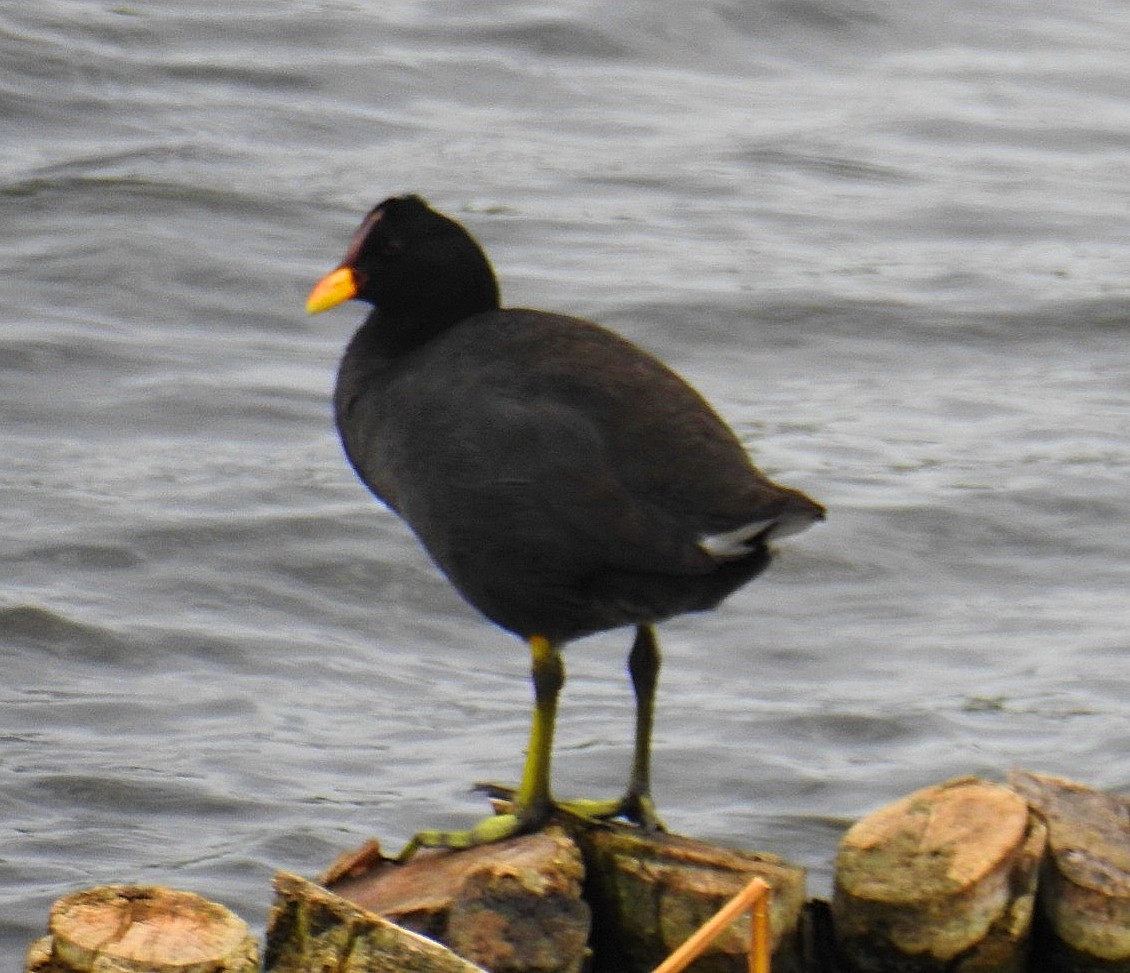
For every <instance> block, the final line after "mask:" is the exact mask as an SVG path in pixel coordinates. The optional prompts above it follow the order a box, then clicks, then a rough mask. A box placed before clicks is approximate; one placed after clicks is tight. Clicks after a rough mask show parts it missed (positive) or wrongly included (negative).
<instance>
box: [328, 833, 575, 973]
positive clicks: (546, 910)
mask: <svg viewBox="0 0 1130 973" xmlns="http://www.w3.org/2000/svg"><path fill="white" fill-rule="evenodd" d="M377 850H378V849H376V848H375V847H370V848H369V849H368V850H367V849H364V848H363V849H362V850H361V854H360V857H359V858H358V857H356V856H354V857H351V858H349V859H347V860H346V861H345V862H342V861H341V860H340V859H339V862H338V863H335V865H336V867H335V868H333V869H331V872H330V874H328V875H327V876H324V878H323V880H324V881H325V884H326V886H327V887H328V888H329V889H331V890H332V891H334V892H335V893H337V894H338V895H340V896H341V897H342V898H345V899H348V900H349V901H350V902H353V903H355V904H356V905H359V906H361V907H362V908H365V909H367V910H369V911H370V912H375V913H377V914H379V915H381V916H383V917H384V918H386V919H390V920H392V921H393V922H395V923H396V924H397V925H399V926H403V927H405V928H408V929H412V930H414V931H416V932H418V933H420V934H422V935H425V936H428V937H430V938H432V939H435V940H438V941H439V942H441V943H443V944H444V945H446V946H447V947H448V948H450V949H451V950H452V951H453V952H455V953H458V954H459V955H460V956H462V957H463V958H465V959H468V960H470V961H471V962H473V963H478V964H479V965H480V966H484V967H486V968H487V969H489V970H491V971H492V973H579V971H580V970H581V968H582V967H583V965H584V962H585V960H586V958H587V955H588V938H589V922H590V916H589V908H588V906H587V905H586V904H585V902H584V900H583V899H582V898H581V883H582V881H583V879H584V866H583V864H582V862H581V856H580V853H579V852H578V851H577V847H576V845H574V844H573V842H572V841H570V840H569V838H568V837H567V836H566V834H565V832H564V831H562V830H561V829H560V828H557V827H550V828H547V829H546V830H545V831H542V832H538V833H536V834H532V835H527V836H524V837H520V838H511V839H509V840H507V841H501V842H498V843H497V844H493V845H484V846H482V847H479V848H469V849H467V850H466V851H461V852H455V853H453V852H428V851H422V852H418V853H417V854H416V856H415V857H414V858H413V859H412V860H411V861H410V862H408V863H407V864H405V865H396V864H393V863H391V862H388V861H385V860H383V859H381V858H380V857H379V854H377V855H375V854H373V852H376V851H377Z"/></svg>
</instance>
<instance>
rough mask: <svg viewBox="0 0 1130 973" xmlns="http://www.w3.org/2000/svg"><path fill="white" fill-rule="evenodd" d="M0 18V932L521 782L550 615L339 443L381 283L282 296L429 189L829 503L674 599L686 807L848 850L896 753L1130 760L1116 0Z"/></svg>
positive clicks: (255, 893) (433, 817) (587, 647)
mask: <svg viewBox="0 0 1130 973" xmlns="http://www.w3.org/2000/svg"><path fill="white" fill-rule="evenodd" d="M0 57H2V59H3V64H4V70H3V72H2V73H0V128H2V135H3V141H4V145H5V150H4V151H3V153H0V207H2V212H3V219H2V221H0V267H2V272H0V288H2V289H3V294H4V299H3V300H2V301H0V408H2V410H3V411H2V415H3V423H2V425H0V456H2V457H3V458H2V459H0V484H2V487H3V498H4V502H3V505H2V506H0V519H2V523H3V533H2V539H0V564H2V568H3V574H4V578H5V584H4V586H3V588H2V589H0V659H2V663H3V671H4V678H3V680H2V683H0V901H2V908H0V954H2V955H3V956H4V957H5V958H7V957H11V959H10V960H8V961H7V963H6V966H9V967H15V966H18V965H19V957H20V956H21V954H22V950H23V949H24V947H25V945H26V943H27V942H28V941H29V940H30V939H31V938H32V937H33V936H34V935H36V934H38V933H39V931H40V930H41V929H42V928H43V925H44V923H45V920H46V914H47V909H48V906H49V904H50V903H51V901H52V900H53V899H55V898H56V897H58V896H59V895H61V894H63V893H65V892H67V891H71V890H73V889H76V888H79V887H84V886H87V885H93V884H97V883H101V882H109V881H141V882H159V883H167V884H172V885H176V886H179V887H183V888H189V889H193V890H195V891H199V892H201V893H203V894H205V895H208V896H210V897H213V898H217V899H219V900H221V901H223V902H225V903H227V904H229V905H231V906H232V907H233V908H235V909H236V910H237V911H238V912H240V913H241V914H242V915H243V916H245V917H246V918H248V919H249V920H250V921H252V922H253V923H257V924H258V923H261V921H262V918H263V916H264V914H265V911H266V909H267V907H268V905H269V901H270V892H269V880H270V876H271V874H272V873H273V871H274V870H275V869H278V868H285V869H288V870H291V871H297V872H300V873H306V874H313V873H316V872H317V871H319V870H320V869H321V868H322V866H323V865H325V864H326V863H327V862H328V861H329V860H330V859H331V858H332V857H333V856H334V855H335V854H336V853H337V852H338V851H339V850H341V849H342V848H345V847H352V846H355V845H357V844H359V843H360V842H361V841H362V840H364V839H366V838H368V837H370V836H373V835H378V836H380V837H381V838H382V839H384V840H385V841H387V842H388V843H389V845H390V846H392V847H395V846H396V845H397V844H398V843H399V842H400V841H402V840H404V839H405V838H407V837H408V835H409V834H410V833H411V832H412V831H414V830H415V829H416V828H418V827H421V826H425V825H428V826H444V825H451V826H458V825H460V824H465V823H467V822H469V821H471V820H472V819H474V818H475V817H476V816H478V815H479V814H481V813H482V812H483V810H484V807H483V804H482V801H481V799H479V798H477V797H475V796H474V795H471V794H469V793H468V791H467V786H468V785H469V783H470V782H472V781H474V780H477V779H483V778H487V779H513V778H514V776H515V775H516V774H517V771H518V767H519V763H520V752H521V748H522V746H523V745H524V736H525V727H526V719H527V715H528V709H529V688H528V684H527V677H526V668H527V662H526V658H525V651H524V649H523V648H522V646H521V645H520V644H519V643H518V642H516V641H515V640H514V639H512V638H511V637H510V636H508V635H506V634H505V633H503V632H501V631H498V630H496V629H493V628H492V627H491V626H489V625H488V624H486V623H484V622H482V621H481V620H479V619H478V618H477V617H476V616H475V614H474V613H473V612H472V611H471V610H470V609H468V608H467V607H465V606H464V605H463V604H462V603H461V602H460V601H459V600H458V598H457V597H456V596H455V595H454V594H453V593H452V592H451V591H450V590H449V589H448V587H447V585H446V583H445V582H444V581H443V579H442V578H441V577H439V576H438V575H437V574H436V572H435V571H434V569H433V568H432V567H431V566H430V564H429V563H428V562H427V560H426V559H425V557H424V556H423V555H422V554H421V552H420V550H419V549H418V547H417V545H416V543H415V541H414V540H413V539H412V537H411V536H410V535H409V534H408V533H407V531H406V530H405V529H404V528H403V527H402V526H401V525H400V524H398V523H397V522H396V521H395V520H394V519H393V518H392V517H391V516H390V515H389V514H387V513H386V512H384V511H383V510H382V508H380V507H379V506H378V505H376V504H375V503H374V502H373V501H372V500H371V499H370V498H369V497H368V495H367V494H366V493H365V491H364V490H363V488H362V487H361V486H360V485H359V484H358V483H357V482H356V481H355V480H354V478H353V476H352V474H351V473H350V471H349V470H348V469H347V467H346V466H345V463H344V461H343V460H342V458H341V455H340V448H339V446H338V444H337V441H336V438H335V435H334V433H333V430H332V425H331V420H330V416H329V407H328V399H329V392H330V388H331V385H332V381H333V373H334V369H335V366H336V362H337V358H338V355H339V353H340V350H341V348H342V347H343V345H344V342H345V341H346V340H347V338H348V335H349V334H350V333H351V331H352V329H353V328H354V327H355V326H356V324H357V322H358V321H359V320H360V318H361V316H362V313H363V312H362V310H361V308H360V307H359V306H356V305H354V306H350V307H346V308H343V309H341V310H337V311H335V312H333V313H331V314H327V315H324V316H321V317H318V318H314V319H307V318H306V317H305V316H304V315H303V313H302V302H303V299H304V296H305V293H306V291H307V290H308V288H309V286H310V284H311V283H312V282H313V280H315V279H316V278H317V277H318V276H320V275H321V274H322V273H324V272H325V271H326V270H328V269H330V268H331V267H332V266H334V265H335V264H336V262H337V260H338V259H339V258H340V256H341V254H342V252H343V250H344V247H345V245H346V242H347V240H348V238H349V235H350V234H351V233H352V231H353V229H354V227H355V225H356V223H357V221H358V219H359V217H360V215H361V214H362V213H363V211H365V210H366V209H367V208H368V207H369V206H371V205H372V204H373V203H375V202H376V201H377V200H379V199H380V198H382V197H383V196H385V195H389V194H391V193H394V192H401V191H405V190H414V191H419V192H422V193H424V194H425V195H426V196H428V198H429V199H431V200H432V202H433V203H434V204H436V205H437V206H438V207H440V208H442V209H445V210H446V211H448V212H450V213H452V214H453V215H455V216H457V217H458V218H459V219H461V220H462V221H464V222H465V223H466V224H467V225H468V226H469V227H470V228H471V229H472V231H473V232H474V233H475V234H476V235H477V236H478V237H479V238H480V239H481V240H482V241H483V242H484V244H485V245H486V246H487V248H488V249H489V251H490V253H491V254H492V256H493V259H494V261H495V263H496V266H497V268H498V271H499V273H500V276H501V278H502V282H503V289H504V296H505V299H506V300H507V301H508V302H509V303H512V304H523V305H533V306H541V307H550V308H554V309H559V310H564V311H568V312H571V313H577V314H582V315H586V316H590V317H593V318H596V319H598V320H600V321H602V322H604V323H605V324H607V325H609V326H611V327H613V328H615V329H616V330H618V331H620V332H621V333H623V334H626V335H628V336H629V337H631V338H633V339H634V340H636V341H638V342H639V343H641V344H643V345H644V346H646V347H648V348H650V349H651V350H653V351H655V352H656V353H658V354H659V355H661V356H662V357H663V358H665V359H666V360H667V361H669V362H670V363H671V364H672V365H674V366H675V367H676V368H678V369H679V370H680V371H681V372H683V373H684V374H685V375H686V376H687V377H688V378H690V379H691V380H692V381H693V382H694V383H695V384H696V385H698V386H699V387H700V388H701V389H702V390H703V391H704V393H706V395H707V396H708V397H709V398H710V399H711V400H712V401H713V402H714V403H715V404H716V406H717V407H718V409H719V410H720V411H721V412H722V413H723V414H724V415H725V416H726V417H727V418H728V419H729V420H730V421H731V422H732V423H733V425H734V427H735V429H736V430H737V431H738V432H739V434H740V435H741V436H742V438H743V439H744V440H745V441H746V442H747V443H748V444H749V446H750V449H751V450H752V451H753V452H754V454H755V455H756V457H757V459H758V462H759V464H760V465H761V466H762V467H763V468H764V469H766V470H767V471H768V472H770V473H771V474H772V475H773V476H774V477H776V478H778V479H780V480H781V481H783V482H785V483H789V484H791V485H795V486H798V487H800V488H802V489H804V490H806V491H807V492H809V493H811V494H812V495H813V496H815V497H817V498H819V499H820V500H821V501H823V502H824V503H826V504H827V505H828V507H829V511H830V515H829V520H828V522H827V524H825V525H822V526H820V527H818V528H816V529H813V530H812V531H810V532H809V533H807V534H804V535H802V536H799V537H796V538H791V539H789V540H788V541H787V542H786V544H785V548H786V549H785V550H784V552H783V553H782V556H781V557H780V559H779V561H778V563H777V564H775V566H774V567H773V569H772V570H771V571H770V572H769V573H767V574H766V575H765V576H764V577H763V578H762V579H760V580H759V581H757V582H756V583H755V584H753V585H751V586H750V587H748V588H747V589H745V590H744V591H742V592H740V593H738V594H737V595H735V596H734V597H732V598H731V599H730V600H729V601H728V602H727V603H726V605H724V606H723V607H722V608H721V609H720V610H718V611H717V612H714V613H712V614H711V615H709V616H703V617H695V618H683V619H678V620H675V621H673V622H671V623H669V624H667V625H665V626H664V628H663V631H662V638H663V645H664V649H665V653H666V662H667V664H666V668H665V671H664V678H663V684H662V686H661V700H660V711H659V725H658V729H657V733H656V764H657V767H656V778H657V779H656V790H657V798H658V800H659V802H660V805H661V808H662V809H663V811H664V813H665V815H666V817H667V819H668V822H669V823H670V824H671V825H672V826H673V827H675V828H677V829H678V830H681V831H684V832H687V833H690V834H695V835H699V836H702V837H706V838H710V839H717V840H721V841H724V842H727V843H731V844H735V845H740V846H744V847H750V848H757V849H761V850H766V851H773V852H777V853H778V854H782V855H785V856H787V857H789V858H792V859H794V860H796V861H798V862H800V863H802V864H804V865H806V866H808V867H809V868H810V870H811V883H810V884H811V888H812V890H813V891H814V892H816V893H823V892H826V891H827V889H828V883H829V876H830V869H831V861H832V857H833V855H834V850H835V845H836V841H837V839H838V837H839V834H840V833H841V831H842V829H843V827H844V826H845V825H846V823H847V822H849V821H850V820H852V819H853V818H854V817H856V816H858V815H860V814H862V813H864V812H866V811H867V810H869V809H872V808H874V807H876V806H877V805H879V804H881V803H883V802H885V801H888V800H890V799H893V798H895V797H897V796H900V795H902V794H903V793H905V792H907V791H908V790H910V789H912V788H915V787H918V786H922V785H925V784H929V783H933V782H936V781H939V780H942V779H945V778H947V777H950V776H954V775H958V774H965V773H978V774H985V775H988V776H990V777H993V778H998V779H999V777H1000V776H1001V775H1002V774H1003V773H1004V772H1005V771H1006V770H1007V768H1009V767H1010V766H1013V765H1024V766H1027V767H1029V768H1031V769H1037V770H1045V771H1051V772H1058V773H1065V774H1069V775H1071V776H1073V777H1076V778H1079V779H1081V780H1084V781H1085V782H1087V783H1090V784H1093V785H1096V786H1099V787H1103V788H1111V789H1115V790H1119V791H1123V792H1125V791H1127V790H1128V789H1130V744H1128V743H1127V741H1128V739H1130V732H1128V730H1130V727H1128V720H1127V714H1128V712H1130V699H1128V697H1130V679H1128V669H1127V662H1126V649H1127V644H1128V642H1130V636H1128V634H1127V633H1128V628H1130V598H1128V597H1127V591H1128V590H1130V583H1128V582H1130V536H1128V533H1127V529H1126V527H1127V523H1128V522H1130V499H1128V495H1127V479H1128V475H1130V406H1128V398H1127V396H1128V390H1130V351H1128V341H1130V283H1128V277H1127V268H1128V267H1130V205H1128V204H1130V189H1128V187H1130V134H1128V133H1130V8H1128V7H1127V6H1126V4H1125V3H1124V2H1123V0H1080V2H1075V3H1067V2H1057V0H1044V2H1037V3H1031V2H1028V0H1025V2H1020V0H988V2H986V0H978V2H976V3H974V2H971V0H968V2H967V0H957V2H946V3H942V2H935V0H926V2H922V3H915V4H896V3H888V2H882V0H871V2H869V0H795V2H769V0H759V2H750V0H705V2H701V3H696V4H678V3H666V4H655V3H643V2H631V0H629V2H624V3H617V4H604V3H586V2H580V0H566V2H557V3H554V4H541V3H534V2H517V0H516V2H509V3H505V2H479V0H434V2H422V0H421V2H407V0H404V2H389V0H382V2H379V3H378V2H376V0H370V2H362V0H354V2H346V0H339V2H330V0H325V2H313V0H308V2H295V3H289V4H277V3H268V2H265V0H232V2H231V3H228V4H224V5H216V4H212V3H196V4H193V3H191V2H184V3H177V4H167V3H159V2H156V0H136V2H132V3H110V2H92V0H38V2H36V3H34V4H23V5H12V4H10V5H7V6H6V7H5V8H4V9H3V11H2V12H0ZM627 643H628V634H627V633H625V632H618V633H611V634H609V635H605V636H600V637H597V638H593V639H590V640H586V641H583V642H579V643H577V644H575V645H573V646H571V647H570V648H569V650H568V654H567V661H568V664H569V667H570V677H571V678H570V682H569V685H568V686H567V689H566V693H565V697H564V703H563V712H562V715H561V724H560V737H561V740H560V751H559V757H558V761H557V768H556V773H557V779H558V789H559V790H560V791H561V792H563V793H569V792H573V793H584V794H592V795H602V794H611V793H613V792H615V791H617V790H618V789H619V787H620V786H621V783H622V779H623V776H624V775H625V774H626V770H627V763H628V756H629V748H630V719H631V717H630V709H631V707H630V699H629V692H628V688H627V682H626V679H625V677H624V675H623V671H622V670H623V661H624V656H625V654H626V651H627V647H628V644H627Z"/></svg>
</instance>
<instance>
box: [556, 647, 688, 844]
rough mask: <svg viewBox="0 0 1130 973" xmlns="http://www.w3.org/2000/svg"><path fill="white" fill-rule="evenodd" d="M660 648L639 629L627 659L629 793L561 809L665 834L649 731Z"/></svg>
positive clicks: (564, 805)
mask: <svg viewBox="0 0 1130 973" xmlns="http://www.w3.org/2000/svg"><path fill="white" fill-rule="evenodd" d="M659 665H660V655H659V644H658V642H656V639H655V629H654V628H652V627H651V626H650V625H639V626H637V628H636V638H635V641H634V642H633V643H632V651H631V654H630V655H629V656H628V674H629V675H630V676H631V678H632V689H633V690H634V692H635V696H636V742H635V748H634V752H633V756H632V772H631V776H629V778H628V789H627V791H625V793H624V796H623V797H622V798H620V799H619V800H615V801H586V800H570V801H563V802H561V803H560V807H561V808H562V809H563V810H565V811H568V812H570V813H572V814H576V815H579V816H580V817H583V818H596V819H605V818H617V817H622V818H627V819H628V820H629V821H635V822H636V823H637V824H639V825H640V827H642V828H644V829H645V830H647V831H664V830H666V829H665V828H664V826H663V822H662V821H660V820H659V816H658V815H657V814H656V813H655V802H654V801H653V800H652V797H651V730H652V726H653V725H654V723H655V690H656V687H657V686H658V685H659Z"/></svg>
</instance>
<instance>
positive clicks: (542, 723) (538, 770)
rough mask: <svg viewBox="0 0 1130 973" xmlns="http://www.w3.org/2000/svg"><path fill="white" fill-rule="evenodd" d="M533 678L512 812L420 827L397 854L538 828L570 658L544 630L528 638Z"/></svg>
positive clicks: (548, 800) (546, 811)
mask: <svg viewBox="0 0 1130 973" xmlns="http://www.w3.org/2000/svg"><path fill="white" fill-rule="evenodd" d="M529 645H530V658H531V663H532V666H531V671H532V675H533V683H534V716H533V721H532V722H531V723H530V744H529V747H528V748H527V750H526V763H525V766H524V767H523V769H522V781H521V783H520V784H519V785H518V793H517V795H516V797H515V806H514V810H513V812H511V813H509V814H496V815H494V816H493V817H489V818H484V819H483V820H482V821H480V822H479V823H478V824H476V825H475V826H474V827H473V828H471V829H470V830H467V831H421V832H419V834H417V835H416V836H415V837H414V838H412V840H411V841H409V842H408V844H407V845H405V847H404V850H403V851H402V852H401V853H400V854H399V855H397V861H401V862H404V861H407V860H408V859H409V858H411V857H412V856H413V855H414V854H415V853H416V851H417V850H418V849H419V848H451V849H460V848H473V847H475V846H476V845H489V844H491V843H492V842H495V841H502V840H503V839H505V838H510V837H512V836H514V835H518V834H526V833H528V832H531V831H536V830H537V829H538V828H540V827H541V826H542V825H543V824H544V823H545V822H546V820H547V819H548V818H549V815H550V812H551V811H552V810H553V799H552V797H551V796H550V789H549V772H550V764H551V762H552V756H553V730H554V725H555V723H556V721H557V697H558V696H559V695H560V693H561V687H562V686H563V685H564V684H565V664H564V663H563V662H562V660H561V653H560V651H559V650H558V648H557V646H556V645H554V644H553V643H552V642H550V641H549V639H547V638H543V637H542V636H540V635H534V636H532V637H531V638H530V639H529Z"/></svg>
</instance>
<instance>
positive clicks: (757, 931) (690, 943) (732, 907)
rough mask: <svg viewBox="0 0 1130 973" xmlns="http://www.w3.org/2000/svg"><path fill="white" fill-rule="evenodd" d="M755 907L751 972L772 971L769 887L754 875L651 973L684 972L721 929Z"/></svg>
mask: <svg viewBox="0 0 1130 973" xmlns="http://www.w3.org/2000/svg"><path fill="white" fill-rule="evenodd" d="M750 906H753V909H752V919H751V932H752V936H751V938H750V943H749V970H750V973H769V886H768V884H766V882H765V881H763V880H762V879H760V878H755V879H753V881H751V882H750V883H749V885H747V886H746V887H745V888H744V889H742V890H741V891H740V892H739V893H738V894H737V895H735V896H734V897H733V898H732V899H730V901H729V902H727V903H726V904H725V905H724V906H722V908H721V909H719V910H718V911H717V912H716V913H714V915H713V916H711V918H709V919H708V920H707V921H706V922H704V923H703V924H702V926H700V927H699V928H698V929H697V930H696V931H695V933H694V935H692V936H691V938H690V939H688V940H687V941H686V942H685V943H683V945H682V946H680V947H679V948H678V949H677V950H675V952H673V953H672V954H671V955H670V956H668V957H667V959H665V960H664V961H663V962H662V963H660V964H659V965H658V966H657V967H656V968H655V969H654V970H653V971H652V973H682V971H683V970H685V969H686V968H687V967H688V966H690V965H691V963H693V962H694V961H695V960H696V959H698V958H699V957H700V956H701V955H702V954H703V953H704V952H706V948H707V947H708V946H709V945H710V944H711V943H712V942H714V940H715V939H717V938H718V937H719V936H720V935H721V934H722V931H723V930H724V929H725V928H726V927H727V926H728V925H729V924H730V923H731V922H733V921H734V920H735V919H736V918H737V917H738V916H740V915H741V914H742V913H743V912H745V911H746V909H749V908H750Z"/></svg>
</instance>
